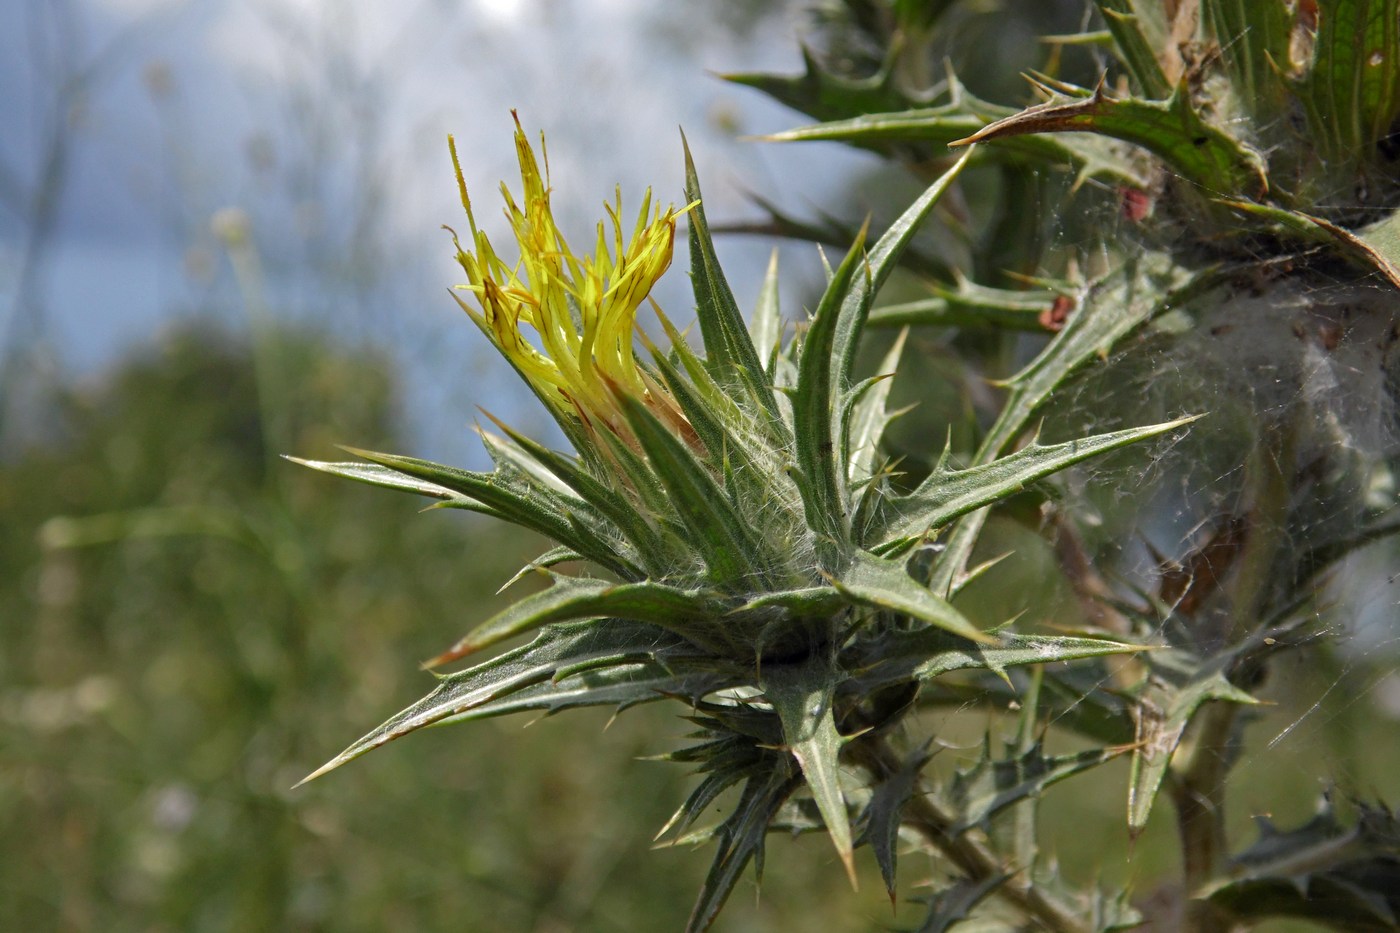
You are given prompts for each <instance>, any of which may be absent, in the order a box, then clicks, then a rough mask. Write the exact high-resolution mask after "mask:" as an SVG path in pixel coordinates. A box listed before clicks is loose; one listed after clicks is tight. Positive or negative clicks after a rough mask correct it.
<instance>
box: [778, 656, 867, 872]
mask: <svg viewBox="0 0 1400 933" xmlns="http://www.w3.org/2000/svg"><path fill="white" fill-rule="evenodd" d="M841 679H842V674H841V672H840V671H839V670H838V669H837V668H836V667H835V666H834V665H833V664H832V663H831V661H830V660H829V659H828V658H826V657H823V656H822V655H813V656H812V657H810V658H809V659H808V660H806V661H805V662H803V663H800V664H768V665H765V666H764V667H763V671H762V683H761V686H762V687H763V692H764V696H765V697H767V699H768V702H769V703H771V704H772V705H773V709H774V711H776V712H777V714H778V718H779V719H780V720H781V721H782V724H783V741H784V743H785V744H786V745H787V747H788V749H789V750H790V751H791V752H792V755H793V757H794V758H796V759H797V763H798V765H799V766H801V768H802V776H803V777H804V778H805V779H806V781H807V787H808V789H809V790H810V791H811V794H812V799H813V800H814V801H816V805H817V809H818V810H819V811H820V812H821V816H822V821H823V822H824V823H825V824H826V830H827V832H828V833H829V834H830V836H831V842H832V844H833V845H834V846H836V854H837V855H839V856H840V857H841V863H842V864H843V865H844V866H845V867H846V875H847V876H848V877H849V878H850V880H851V887H853V888H854V887H855V886H856V868H855V862H854V860H853V859H852V857H851V823H850V817H849V815H848V814H847V812H846V798H845V795H844V794H842V792H841V773H840V771H841V769H840V755H841V746H842V744H843V740H842V738H841V736H840V734H839V733H838V732H837V731H836V718H835V716H834V715H833V713H832V708H831V701H832V697H833V695H834V694H835V690H836V685H837V684H838V683H840V681H841Z"/></svg>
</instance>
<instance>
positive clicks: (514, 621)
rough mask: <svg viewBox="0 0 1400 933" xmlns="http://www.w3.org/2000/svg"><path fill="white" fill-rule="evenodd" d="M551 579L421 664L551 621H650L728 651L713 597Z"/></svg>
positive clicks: (650, 586) (647, 584)
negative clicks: (544, 585) (716, 621)
mask: <svg viewBox="0 0 1400 933" xmlns="http://www.w3.org/2000/svg"><path fill="white" fill-rule="evenodd" d="M541 572H542V573H543V572H545V571H541ZM550 576H551V578H552V580H553V584H552V585H551V586H550V587H549V588H548V589H546V590H542V591H541V592H538V593H535V594H533V595H531V596H527V597H525V598H524V599H522V600H520V601H518V602H516V603H515V604H514V605H512V606H510V607H509V608H507V609H505V610H503V611H502V612H500V613H497V614H496V615H495V616H493V617H492V618H490V619H488V620H487V621H485V622H483V623H482V624H481V625H479V626H477V627H476V628H474V629H472V631H471V632H470V633H469V634H468V635H466V636H465V637H464V638H462V639H461V640H460V641H458V642H457V643H456V644H454V645H453V646H452V647H451V648H449V649H447V650H446V651H444V652H443V653H442V654H440V655H438V656H437V657H435V658H433V659H432V660H431V661H428V662H427V663H426V664H425V665H424V666H425V667H440V666H441V665H443V664H450V663H452V662H453V661H456V660H458V659H459V658H462V657H465V656H466V655H469V654H472V653H473V652H476V651H480V650H481V649H483V648H488V647H490V646H491V645H494V644H497V643H499V642H502V641H505V640H506V639H508V638H514V637H515V636H517V635H520V634H523V633H525V632H528V631H532V630H534V629H537V628H539V627H540V626H542V625H546V624H548V623H550V622H568V621H572V620H574V619H587V618H597V617H602V616H609V617H615V618H619V619H630V620H632V621H635V622H650V623H651V624H653V625H656V626H658V627H659V628H664V629H666V630H668V631H671V632H674V633H675V634H677V635H680V636H681V637H682V638H685V639H686V640H688V641H691V642H693V643H694V644H696V645H700V646H704V647H706V648H710V649H712V650H715V649H718V650H720V651H723V650H724V649H725V648H726V647H728V639H727V638H726V637H725V634H724V631H723V629H722V628H721V627H719V626H717V625H716V623H715V620H716V618H717V617H718V616H720V615H721V614H722V613H723V612H724V610H725V608H727V607H725V605H724V604H723V603H722V602H721V601H720V600H719V598H718V594H714V593H706V592H704V591H701V590H687V589H678V588H676V587H672V586H667V585H666V584H664V583H656V582H653V581H643V582H640V583H612V582H609V581H607V580H587V579H579V578H577V577H563V576H557V575H553V574H550Z"/></svg>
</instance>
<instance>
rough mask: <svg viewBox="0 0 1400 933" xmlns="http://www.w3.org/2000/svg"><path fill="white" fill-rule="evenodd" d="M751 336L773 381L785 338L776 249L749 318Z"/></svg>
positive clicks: (770, 258)
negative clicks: (775, 364)
mask: <svg viewBox="0 0 1400 933" xmlns="http://www.w3.org/2000/svg"><path fill="white" fill-rule="evenodd" d="M749 335H750V336H751V337H752V338H753V345H754V347H755V348H756V349H757V350H758V352H759V355H760V358H761V359H763V361H764V370H765V371H766V372H767V373H768V378H769V381H770V382H771V381H772V379H773V366H774V363H775V361H776V360H777V356H778V352H779V350H780V349H781V343H782V336H783V315H782V310H781V309H780V307H779V305H778V250H777V249H776V248H775V249H774V250H773V253H772V255H771V256H769V258H768V270H767V271H766V272H765V273H764V275H763V286H762V287H761V288H760V289H759V292H758V301H756V302H755V303H754V308H753V316H752V317H750V318H749Z"/></svg>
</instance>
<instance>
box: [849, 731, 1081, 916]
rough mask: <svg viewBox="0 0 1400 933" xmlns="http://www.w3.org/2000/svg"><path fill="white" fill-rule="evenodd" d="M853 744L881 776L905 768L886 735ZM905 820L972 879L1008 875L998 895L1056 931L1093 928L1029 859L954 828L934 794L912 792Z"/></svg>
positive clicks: (857, 756) (861, 758)
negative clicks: (1041, 882) (1012, 857)
mask: <svg viewBox="0 0 1400 933" xmlns="http://www.w3.org/2000/svg"><path fill="white" fill-rule="evenodd" d="M850 749H851V753H852V755H853V757H854V758H855V760H856V761H857V762H858V763H859V764H861V765H862V766H864V767H866V768H868V769H869V770H870V771H871V772H872V773H873V774H874V775H875V777H876V778H877V779H878V778H884V777H887V776H889V775H891V774H894V773H895V772H897V771H898V770H899V768H900V757H899V755H898V754H896V753H895V751H894V749H892V748H890V746H889V744H888V742H887V741H886V739H885V738H884V737H883V736H877V737H874V738H872V739H870V740H869V741H861V742H853V743H852V744H851V746H850ZM902 822H903V825H905V826H908V827H910V828H912V829H914V830H916V831H917V832H918V833H919V834H920V835H922V836H923V837H924V839H926V840H927V841H928V843H929V844H930V845H931V846H933V847H934V848H936V849H937V850H938V851H939V852H941V853H943V855H945V856H946V857H947V858H948V860H949V861H951V862H952V863H953V864H954V865H956V866H957V867H958V869H959V870H960V871H962V872H963V873H964V874H965V875H966V876H967V877H968V878H970V879H971V880H973V881H983V880H986V879H988V878H996V877H1004V878H1005V879H1006V880H1005V881H1003V882H1002V884H1001V885H999V886H998V887H997V889H996V893H997V895H998V896H1000V897H1001V898H1002V899H1004V900H1005V901H1007V902H1008V903H1010V904H1012V905H1014V906H1015V907H1016V908H1017V909H1019V910H1020V911H1021V912H1022V913H1023V914H1025V916H1026V917H1027V918H1029V919H1032V920H1035V921H1037V922H1038V923H1039V924H1040V926H1041V927H1042V928H1044V929H1046V930H1054V931H1057V933H1093V927H1092V926H1091V925H1089V924H1087V923H1085V921H1084V918H1083V911H1081V910H1077V909H1076V908H1075V907H1074V906H1072V905H1069V904H1066V903H1064V902H1063V901H1061V900H1060V899H1059V898H1056V897H1055V896H1053V895H1051V894H1049V893H1047V892H1046V891H1045V890H1044V889H1042V888H1039V887H1037V886H1036V884H1035V883H1034V881H1033V880H1032V879H1031V877H1030V875H1029V871H1028V869H1029V868H1030V866H1029V865H1014V864H1010V863H1008V862H1007V860H1005V859H1004V858H1002V857H1001V855H1000V854H998V853H997V852H996V851H995V850H994V849H993V848H992V846H991V845H990V844H989V842H988V840H987V839H986V838H985V837H984V836H982V835H981V834H980V833H977V832H975V831H971V830H968V831H962V832H955V831H954V827H955V826H956V824H957V820H956V818H955V817H954V815H953V814H951V813H949V812H948V811H947V810H945V809H944V808H943V807H942V806H940V805H939V804H938V802H937V801H936V800H935V799H934V797H933V796H932V795H931V794H929V793H927V792H925V793H914V794H912V795H911V796H910V797H909V800H908V802H907V803H906V804H905V806H904V814H903V818H902Z"/></svg>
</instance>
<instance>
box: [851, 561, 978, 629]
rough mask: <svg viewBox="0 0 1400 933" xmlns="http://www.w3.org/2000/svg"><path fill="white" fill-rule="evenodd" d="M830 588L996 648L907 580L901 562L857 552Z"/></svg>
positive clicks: (955, 612)
mask: <svg viewBox="0 0 1400 933" xmlns="http://www.w3.org/2000/svg"><path fill="white" fill-rule="evenodd" d="M831 583H832V586H834V587H835V588H836V589H838V590H839V591H840V592H841V594H842V595H843V596H845V597H846V598H847V599H848V600H850V601H851V602H853V603H857V604H859V605H863V606H869V607H870V608H872V609H884V610H890V611H892V612H898V613H902V614H904V615H907V616H909V617H910V618H913V619H916V620H918V621H920V622H923V623H926V624H927V625H930V626H933V627H935V628H938V629H941V630H942V631H944V632H949V633H951V634H954V635H958V636H960V637H962V638H965V639H968V640H969V641H973V642H979V643H981V644H984V645H995V644H998V640H997V638H996V636H994V635H989V634H987V633H986V632H984V631H982V630H981V629H979V628H977V626H975V625H973V624H972V623H971V622H969V621H968V620H967V617H966V616H964V615H963V614H962V613H961V612H958V610H956V609H954V608H953V606H952V604H951V603H949V602H948V601H947V600H945V599H943V598H942V597H940V596H936V595H934V593H933V592H932V591H930V590H929V589H928V588H927V587H926V586H924V585H923V584H921V583H919V582H918V581H917V580H915V579H914V578H913V577H911V576H909V574H908V572H907V571H906V570H905V569H904V561H901V560H886V559H884V558H881V557H876V556H875V555H873V554H870V553H869V552H867V551H857V552H856V555H855V558H854V560H853V561H852V563H851V566H850V568H849V569H848V570H847V571H846V572H845V573H843V574H841V576H840V578H839V579H837V578H833V579H832V581H831Z"/></svg>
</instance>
